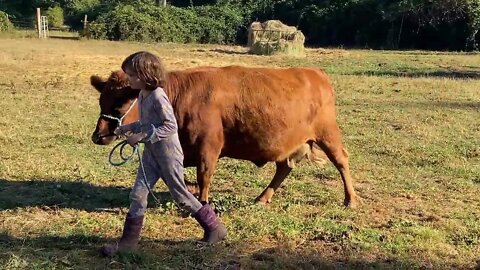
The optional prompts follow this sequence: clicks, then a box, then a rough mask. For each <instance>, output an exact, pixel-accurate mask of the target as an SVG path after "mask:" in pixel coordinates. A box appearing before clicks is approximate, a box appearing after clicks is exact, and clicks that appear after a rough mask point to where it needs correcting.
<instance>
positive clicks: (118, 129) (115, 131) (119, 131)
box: [113, 127, 124, 136]
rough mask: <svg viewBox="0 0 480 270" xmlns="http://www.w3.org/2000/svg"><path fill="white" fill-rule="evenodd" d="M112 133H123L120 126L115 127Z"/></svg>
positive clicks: (118, 134)
mask: <svg viewBox="0 0 480 270" xmlns="http://www.w3.org/2000/svg"><path fill="white" fill-rule="evenodd" d="M113 134H115V135H117V136H120V135H124V131H123V130H122V127H117V128H116V129H115V130H114V131H113Z"/></svg>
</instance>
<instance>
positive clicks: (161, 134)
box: [142, 90, 178, 143]
mask: <svg viewBox="0 0 480 270" xmlns="http://www.w3.org/2000/svg"><path fill="white" fill-rule="evenodd" d="M153 98H155V103H154V108H155V110H154V111H155V113H157V114H159V117H161V118H163V119H165V120H164V121H163V123H161V124H160V125H158V126H155V125H153V124H152V125H151V128H150V129H149V130H148V132H147V134H146V137H145V138H144V139H143V140H142V141H143V142H145V141H150V142H151V143H156V142H158V141H160V140H161V139H163V138H167V137H170V136H172V135H173V134H175V133H176V132H177V130H178V126H177V119H176V118H175V113H174V112H173V107H172V104H170V101H169V100H168V97H167V95H166V94H165V92H163V90H162V91H161V94H159V95H155V96H154V97H153Z"/></svg>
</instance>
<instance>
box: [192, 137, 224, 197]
mask: <svg viewBox="0 0 480 270" xmlns="http://www.w3.org/2000/svg"><path fill="white" fill-rule="evenodd" d="M210 138H212V137H210ZM200 149H201V150H200V156H199V163H198V166H197V182H198V186H199V188H200V201H201V202H202V203H208V191H209V188H210V183H211V181H212V176H213V173H214V171H215V167H216V166H217V162H218V158H219V156H220V151H221V141H220V140H213V141H206V142H205V143H204V144H203V145H202V146H201V148H200Z"/></svg>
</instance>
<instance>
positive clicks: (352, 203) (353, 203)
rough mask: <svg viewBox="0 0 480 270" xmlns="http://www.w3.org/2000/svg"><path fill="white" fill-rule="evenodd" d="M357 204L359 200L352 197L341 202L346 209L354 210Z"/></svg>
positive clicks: (356, 197)
mask: <svg viewBox="0 0 480 270" xmlns="http://www.w3.org/2000/svg"><path fill="white" fill-rule="evenodd" d="M359 204H360V198H359V197H358V196H354V197H352V198H350V199H345V201H344V202H343V205H345V207H346V208H350V209H356V208H357V207H358V205H359Z"/></svg>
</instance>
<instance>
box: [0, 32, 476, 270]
mask: <svg viewBox="0 0 480 270" xmlns="http://www.w3.org/2000/svg"><path fill="white" fill-rule="evenodd" d="M141 49H142V50H143V49H146V50H150V51H153V52H155V53H157V54H159V55H160V56H161V57H162V58H163V59H164V60H165V62H166V64H167V67H169V68H170V69H182V68H186V67H194V66H199V65H217V66H224V65H229V64H239V65H249V66H259V65H263V66H272V67H287V66H319V67H322V68H324V69H325V70H326V71H327V72H328V73H329V74H330V75H331V77H332V80H333V82H334V85H335V88H336V90H337V93H338V114H339V119H338V120H339V123H340V126H341V128H342V130H343V134H344V140H345V143H346V146H347V147H348V149H349V152H350V155H351V169H352V173H353V175H354V177H355V179H356V181H355V187H356V189H357V190H358V193H359V194H360V196H362V197H363V204H362V205H361V206H360V208H359V209H358V210H354V211H352V210H346V209H344V208H343V207H342V205H341V203H342V198H343V191H342V185H341V181H340V178H339V175H338V173H337V172H336V170H335V169H334V168H333V166H331V165H328V166H326V168H324V169H321V170H320V169H318V168H316V167H314V166H312V165H308V164H303V165H302V166H300V167H299V168H297V169H295V170H294V172H293V173H292V174H291V175H290V176H289V178H288V179H287V180H286V181H285V184H284V186H283V187H282V188H281V189H280V190H279V192H278V194H276V195H275V197H274V201H273V203H272V204H271V205H269V206H268V207H266V208H262V207H259V206H255V205H253V204H252V201H253V199H254V198H255V197H256V196H257V195H258V194H259V193H260V192H261V191H262V189H263V188H264V187H265V186H266V185H267V184H268V182H269V181H270V177H271V176H272V173H273V166H272V165H268V166H267V167H265V168H262V169H258V168H256V167H255V166H253V165H252V164H250V163H247V162H241V161H235V160H230V159H224V160H222V161H221V162H220V165H219V167H218V168H217V171H216V174H215V179H214V182H213V187H212V189H213V190H212V197H213V198H212V199H213V201H214V203H215V204H216V205H217V207H218V208H219V209H221V210H222V211H223V214H222V219H223V220H224V222H225V223H226V225H227V226H228V229H229V232H230V234H229V239H228V241H226V242H225V243H222V244H220V245H217V246H214V247H207V248H198V247H196V246H195V245H194V243H193V239H195V238H197V237H200V235H201V231H200V230H199V228H198V226H197V225H196V224H195V222H194V220H193V219H192V218H184V217H183V214H182V213H181V212H179V211H178V210H176V208H175V207H174V206H173V204H172V202H171V198H170V196H169V194H168V192H167V189H166V187H165V186H164V185H163V184H160V185H159V186H158V187H157V189H156V191H157V193H158V197H160V198H161V201H162V202H161V204H160V205H153V204H152V207H151V208H150V209H149V212H148V216H147V220H146V229H145V231H144V233H143V240H142V249H141V251H140V252H138V253H135V254H130V255H125V256H119V257H115V258H113V259H106V258H102V257H100V256H99V255H98V253H97V252H96V251H97V248H98V247H100V246H101V245H102V244H103V243H104V242H107V241H110V240H111V239H113V238H115V237H117V236H118V235H119V234H120V232H121V228H122V221H123V214H124V213H125V211H126V209H127V207H128V192H129V188H130V186H131V184H132V181H133V178H134V173H135V168H136V165H137V164H136V163H133V164H129V165H127V166H125V167H121V168H112V167H111V166H109V165H108V163H107V159H106V157H107V154H108V152H109V150H110V147H100V146H96V145H93V144H92V143H91V141H90V138H89V137H90V134H91V132H92V131H93V129H94V127H95V124H96V119H97V117H98V111H99V109H98V105H97V104H98V101H97V99H98V94H97V93H96V92H95V91H94V90H93V88H92V87H91V86H90V85H89V76H90V75H92V74H100V75H105V76H106V75H108V74H109V72H110V71H112V70H114V69H117V68H118V67H119V65H120V63H121V61H122V60H123V58H124V57H125V56H127V55H128V54H130V53H132V52H134V51H137V50H141ZM246 51H247V48H242V47H228V46H212V45H209V46H206V45H205V46H201V45H178V44H159V45H149V44H136V43H119V42H106V41H85V40H82V41H69V40H55V39H50V40H36V39H8V38H3V39H1V40H0V63H1V64H0V108H2V110H3V114H2V117H0V125H1V126H2V128H1V129H0V142H1V144H0V146H1V147H0V269H1V268H3V269H12V268H20V269H32V268H34V269H45V268H47V269H50V268H60V269H66V268H69V269H70V268H75V269H77V268H81V269H84V268H88V269H95V268H102V269H103V268H142V269H145V268H153V269H172V268H174V269H186V268H215V269H238V268H242V269H266V268H268V269H270V268H273V269H276V268H284V269H299V268H301V269H324V268H326V269H336V268H347V269H351V268H360V269H364V268H367V269H369V268H389V269H392V268H394V269H412V268H422V269H425V268H435V269H452V268H457V269H458V268H474V267H476V266H477V260H478V259H480V258H479V254H480V199H479V196H478V194H479V192H480V186H479V185H480V125H479V124H478V123H479V118H480V92H479V91H478V89H480V81H479V80H478V79H479V77H480V72H479V64H478V63H480V56H479V55H476V54H471V55H467V54H461V53H440V52H420V51H407V52H396V51H363V50H351V51H349V50H335V49H328V50H324V49H307V50H306V54H307V57H306V58H304V59H298V58H289V57H282V56H272V57H266V56H254V55H248V54H246ZM188 175H189V176H191V177H193V175H194V171H193V170H192V169H189V170H188Z"/></svg>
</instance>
